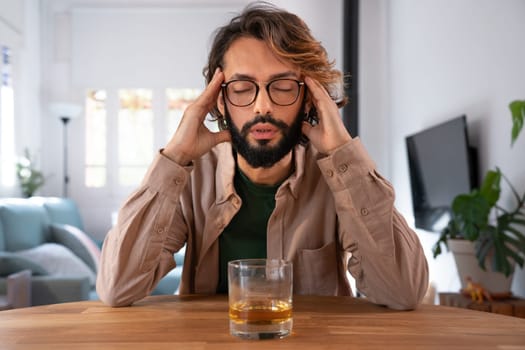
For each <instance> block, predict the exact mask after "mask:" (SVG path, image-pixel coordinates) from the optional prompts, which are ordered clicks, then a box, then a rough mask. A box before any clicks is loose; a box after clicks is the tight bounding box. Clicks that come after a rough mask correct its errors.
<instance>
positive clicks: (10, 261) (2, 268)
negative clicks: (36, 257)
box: [0, 252, 47, 277]
mask: <svg viewBox="0 0 525 350" xmlns="http://www.w3.org/2000/svg"><path fill="white" fill-rule="evenodd" d="M22 270H31V273H32V274H33V275H47V271H46V269H44V268H43V267H42V266H41V265H39V264H37V263H35V262H34V261H32V260H29V259H27V258H25V257H23V256H20V255H18V254H17V253H11V252H0V276H2V277H6V276H9V275H10V274H12V273H16V272H19V271H22Z"/></svg>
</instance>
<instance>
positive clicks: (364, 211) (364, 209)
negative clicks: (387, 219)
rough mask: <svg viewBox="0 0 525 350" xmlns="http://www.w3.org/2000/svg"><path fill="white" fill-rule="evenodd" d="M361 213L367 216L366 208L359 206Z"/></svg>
mask: <svg viewBox="0 0 525 350" xmlns="http://www.w3.org/2000/svg"><path fill="white" fill-rule="evenodd" d="M361 215H363V216H367V215H368V209H366V208H361Z"/></svg>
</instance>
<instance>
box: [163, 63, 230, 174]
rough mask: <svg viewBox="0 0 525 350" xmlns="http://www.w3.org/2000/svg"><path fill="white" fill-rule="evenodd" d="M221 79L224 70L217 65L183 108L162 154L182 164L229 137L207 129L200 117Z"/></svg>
mask: <svg viewBox="0 0 525 350" xmlns="http://www.w3.org/2000/svg"><path fill="white" fill-rule="evenodd" d="M223 81H224V73H222V71H221V70H220V69H217V70H216V71H215V74H214V75H213V78H212V80H211V81H210V83H209V84H208V86H207V87H206V89H205V90H204V91H203V92H202V94H201V95H200V96H199V97H198V98H197V99H196V100H195V102H193V103H192V104H191V105H189V106H188V107H187V108H186V110H185V111H184V115H183V116H182V120H181V122H180V124H179V127H178V128H177V131H176V132H175V134H174V135H173V136H172V137H171V140H170V141H169V142H168V144H167V145H166V147H165V148H164V150H163V151H162V154H164V155H165V156H166V157H168V158H170V159H171V160H173V161H174V162H176V163H178V164H179V165H182V166H186V165H188V164H190V163H191V162H192V161H193V160H194V159H197V158H199V157H200V156H202V155H203V154H205V153H206V152H208V151H209V150H210V149H212V148H213V147H214V146H215V145H217V144H219V143H221V142H226V141H230V140H231V136H230V132H229V131H227V130H222V131H219V132H211V131H210V130H209V129H208V128H207V127H206V126H205V125H204V119H205V118H206V116H207V115H208V113H209V112H210V110H211V108H212V107H213V106H214V105H215V103H216V102H217V98H218V96H219V93H220V91H221V84H222V82H223Z"/></svg>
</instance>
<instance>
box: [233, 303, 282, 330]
mask: <svg viewBox="0 0 525 350" xmlns="http://www.w3.org/2000/svg"><path fill="white" fill-rule="evenodd" d="M291 318H292V304H291V303H289V302H286V301H282V300H250V301H240V302H237V303H235V304H234V305H232V306H230V320H232V321H234V322H236V323H247V324H257V325H271V324H278V323H283V322H287V321H289V320H290V319H291Z"/></svg>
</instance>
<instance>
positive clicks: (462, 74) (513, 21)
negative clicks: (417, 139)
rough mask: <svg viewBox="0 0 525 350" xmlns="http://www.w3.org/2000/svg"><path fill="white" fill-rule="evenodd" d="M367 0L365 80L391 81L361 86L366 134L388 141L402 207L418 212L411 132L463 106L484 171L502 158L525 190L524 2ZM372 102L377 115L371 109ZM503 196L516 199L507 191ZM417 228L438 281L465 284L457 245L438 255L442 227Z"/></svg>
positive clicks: (521, 284)
mask: <svg viewBox="0 0 525 350" xmlns="http://www.w3.org/2000/svg"><path fill="white" fill-rule="evenodd" d="M361 4H362V6H363V8H362V9H361V10H362V15H363V17H362V21H363V23H362V24H361V28H366V26H367V25H370V23H372V24H374V25H373V26H372V29H373V30H372V31H365V32H362V33H361V41H362V43H361V48H365V49H366V48H367V47H368V51H367V52H368V55H367V52H363V53H362V54H363V55H365V57H364V59H362V61H361V63H362V66H361V69H362V71H361V77H360V79H361V82H363V81H366V80H367V78H368V77H372V78H374V81H375V82H376V83H377V85H378V86H381V83H385V84H386V86H387V88H386V90H387V93H386V96H385V93H384V90H383V89H381V88H380V89H378V90H377V91H373V90H372V89H370V88H368V89H366V90H361V95H362V96H363V95H364V97H363V98H362V99H361V102H362V103H363V102H364V104H363V105H362V108H361V116H360V117H361V119H360V122H361V125H362V132H363V133H362V137H363V138H364V140H365V143H366V144H367V146H368V147H369V148H371V147H370V145H376V144H379V145H381V148H382V152H381V151H379V153H380V157H383V158H384V157H385V156H386V157H387V158H388V161H387V162H386V164H387V166H388V172H387V174H386V175H387V177H389V178H390V179H391V180H392V182H393V185H394V186H395V188H396V192H397V200H396V205H397V207H398V208H399V209H400V210H401V212H402V213H404V214H405V216H406V217H407V219H409V220H413V219H412V208H411V197H410V183H409V178H408V165H407V157H406V150H405V143H404V142H405V141H404V139H405V137H406V136H407V135H409V134H412V133H414V132H417V131H420V130H422V129H424V128H426V127H429V126H431V125H434V124H437V123H439V122H442V121H445V120H447V119H450V118H452V117H455V116H458V115H460V114H466V115H467V120H468V124H469V125H468V127H469V137H470V140H471V141H472V143H473V144H474V145H475V146H477V147H478V151H479V154H480V170H481V173H482V174H484V172H485V171H486V170H487V169H488V168H493V167H494V166H496V165H497V166H499V167H500V168H501V169H502V171H503V172H504V173H505V174H506V175H507V176H508V177H509V178H510V179H511V181H512V182H513V183H514V184H515V186H516V187H517V188H518V190H519V191H520V192H521V193H523V191H524V190H525V171H524V169H525V166H524V165H523V164H524V163H523V161H522V159H523V156H522V155H523V153H524V151H525V137H524V135H522V136H521V138H520V140H519V142H517V143H516V144H515V145H514V147H513V148H512V149H510V128H511V117H510V113H509V110H508V107H507V105H508V103H509V102H510V101H511V100H513V99H524V98H525V68H524V66H523V62H525V46H524V45H523V44H522V43H523V41H524V34H525V21H523V14H524V13H525V2H524V1H521V0H504V1H494V0H459V1H458V0H441V1H435V0H417V1H416V0H396V1H388V0H372V1H369V0H367V1H362V2H361ZM368 40H372V41H373V42H374V43H373V44H370V43H368ZM383 45H384V46H383ZM370 47H372V48H374V50H370ZM374 54H375V55H377V54H381V55H383V54H384V56H382V58H377V56H374ZM376 61H377V62H376ZM371 62H373V63H374V64H372V63H371ZM377 71H379V72H381V73H383V72H384V75H382V74H378V73H377ZM366 84H370V83H363V85H364V86H365V87H366ZM374 101H375V102H377V101H379V104H380V105H381V106H382V107H377V106H375V105H373V103H374ZM370 110H372V111H375V112H377V114H374V113H372V114H368V113H366V112H367V111H370ZM376 129H378V131H379V132H376ZM385 129H386V130H387V132H386V134H387V135H388V136H387V140H385ZM443 142H446V140H443ZM372 148H373V147H372ZM383 158H380V159H383ZM504 196H505V198H508V197H509V196H508V192H505V194H504ZM418 233H419V234H420V237H421V240H422V242H423V244H424V246H425V249H426V251H427V253H428V261H429V263H430V268H431V275H432V278H433V279H435V280H436V282H438V289H439V290H458V289H459V280H458V278H457V277H456V272H455V267H454V265H453V259H452V258H451V256H450V254H446V255H445V256H440V257H438V258H437V259H436V260H434V259H433V258H432V257H431V253H430V249H431V246H432V245H433V243H434V241H435V240H436V239H437V235H436V234H432V233H428V232H424V231H418ZM523 276H524V273H523V271H520V272H519V273H518V275H517V276H516V278H515V281H514V287H513V288H514V289H513V291H514V293H516V294H519V295H525V278H524V277H523Z"/></svg>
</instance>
